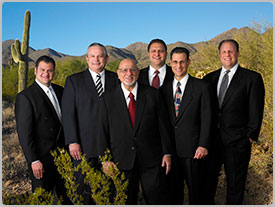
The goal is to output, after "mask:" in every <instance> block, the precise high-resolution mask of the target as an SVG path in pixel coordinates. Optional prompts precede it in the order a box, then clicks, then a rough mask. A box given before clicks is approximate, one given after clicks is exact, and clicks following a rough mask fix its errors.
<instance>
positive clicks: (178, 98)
mask: <svg viewBox="0 0 275 207" xmlns="http://www.w3.org/2000/svg"><path fill="white" fill-rule="evenodd" d="M180 86H181V83H180V82H178V83H177V90H176V93H175V111H176V117H177V116H178V115H179V111H180V101H181V89H180Z"/></svg>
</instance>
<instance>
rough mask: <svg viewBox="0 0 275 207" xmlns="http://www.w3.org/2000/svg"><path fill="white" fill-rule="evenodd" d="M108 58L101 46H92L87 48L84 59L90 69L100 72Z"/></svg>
mask: <svg viewBox="0 0 275 207" xmlns="http://www.w3.org/2000/svg"><path fill="white" fill-rule="evenodd" d="M108 60H109V57H108V56H106V54H105V53H104V50H103V48H102V47H100V46H92V47H90V48H89V49H88V53H87V56H86V61H87V63H88V65H89V68H90V69H91V70H92V71H94V72H96V73H100V72H101V71H102V70H103V69H104V67H105V65H106V64H107V62H108Z"/></svg>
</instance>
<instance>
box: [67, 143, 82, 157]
mask: <svg viewBox="0 0 275 207" xmlns="http://www.w3.org/2000/svg"><path fill="white" fill-rule="evenodd" d="M69 151H70V154H71V156H72V157H73V158H74V159H75V160H80V156H81V147H80V144H76V143H75V144H69Z"/></svg>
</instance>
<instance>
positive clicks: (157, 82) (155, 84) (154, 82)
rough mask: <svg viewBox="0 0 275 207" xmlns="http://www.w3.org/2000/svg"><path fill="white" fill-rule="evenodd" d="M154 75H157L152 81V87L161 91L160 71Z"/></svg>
mask: <svg viewBox="0 0 275 207" xmlns="http://www.w3.org/2000/svg"><path fill="white" fill-rule="evenodd" d="M154 73H155V76H154V78H153V80H152V86H153V87H154V88H156V89H159V86H160V80H159V71H158V70H156V71H155V72H154Z"/></svg>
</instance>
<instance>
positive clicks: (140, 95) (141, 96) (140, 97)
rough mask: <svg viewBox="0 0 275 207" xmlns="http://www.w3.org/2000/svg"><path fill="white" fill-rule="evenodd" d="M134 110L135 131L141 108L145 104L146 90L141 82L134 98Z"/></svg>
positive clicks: (141, 111) (141, 112)
mask: <svg viewBox="0 0 275 207" xmlns="http://www.w3.org/2000/svg"><path fill="white" fill-rule="evenodd" d="M136 100H137V101H136V111H135V127H134V129H135V131H136V130H137V129H138V125H139V123H140V120H141V118H142V114H143V109H144V106H145V104H146V92H145V91H144V88H143V87H142V85H141V84H139V85H138V91H137V99H136Z"/></svg>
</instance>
